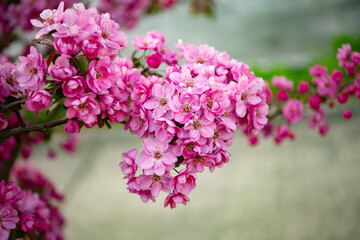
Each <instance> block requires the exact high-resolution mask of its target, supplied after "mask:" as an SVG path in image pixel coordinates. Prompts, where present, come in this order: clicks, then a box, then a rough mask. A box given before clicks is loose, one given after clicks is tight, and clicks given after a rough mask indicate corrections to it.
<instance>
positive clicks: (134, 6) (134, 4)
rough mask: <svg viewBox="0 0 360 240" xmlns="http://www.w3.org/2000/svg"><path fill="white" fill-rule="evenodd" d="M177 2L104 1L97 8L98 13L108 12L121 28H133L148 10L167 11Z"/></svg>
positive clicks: (168, 0)
mask: <svg viewBox="0 0 360 240" xmlns="http://www.w3.org/2000/svg"><path fill="white" fill-rule="evenodd" d="M176 2H177V0H104V1H101V2H100V5H99V7H98V9H99V11H100V12H108V13H110V14H111V17H112V18H113V19H114V20H115V21H116V22H118V23H119V24H120V25H121V26H124V27H126V28H128V29H132V28H134V27H135V26H136V25H137V23H138V21H139V18H140V17H141V16H142V15H143V14H144V13H146V12H148V11H149V10H151V9H153V8H156V9H154V10H160V9H168V8H171V7H173V6H174V5H175V3H176Z"/></svg>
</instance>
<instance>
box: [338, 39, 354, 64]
mask: <svg viewBox="0 0 360 240" xmlns="http://www.w3.org/2000/svg"><path fill="white" fill-rule="evenodd" d="M336 58H337V59H338V61H339V67H345V66H346V65H347V63H348V62H351V61H352V60H351V46H350V44H343V45H341V48H339V49H338V53H337V55H336Z"/></svg>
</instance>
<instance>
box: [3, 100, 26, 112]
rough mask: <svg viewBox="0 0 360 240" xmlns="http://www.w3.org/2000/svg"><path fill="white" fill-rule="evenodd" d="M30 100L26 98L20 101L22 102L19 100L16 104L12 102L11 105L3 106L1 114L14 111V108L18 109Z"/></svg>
mask: <svg viewBox="0 0 360 240" xmlns="http://www.w3.org/2000/svg"><path fill="white" fill-rule="evenodd" d="M27 100H28V99H27V98H24V99H20V100H17V101H15V102H11V103H9V104H6V105H3V106H2V107H1V108H0V111H1V112H6V111H8V110H11V109H13V108H14V107H17V106H19V105H21V104H23V103H24V102H26V101H27Z"/></svg>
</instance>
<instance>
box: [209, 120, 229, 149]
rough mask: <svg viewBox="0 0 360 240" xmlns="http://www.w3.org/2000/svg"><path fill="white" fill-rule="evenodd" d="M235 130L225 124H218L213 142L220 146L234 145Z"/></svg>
mask: <svg viewBox="0 0 360 240" xmlns="http://www.w3.org/2000/svg"><path fill="white" fill-rule="evenodd" d="M233 135H234V132H233V131H232V130H230V129H228V128H227V127H226V126H225V125H224V124H217V126H216V129H215V131H214V136H213V137H212V142H211V143H212V144H214V145H215V146H217V147H219V148H226V147H229V146H231V145H232V143H233V141H234V139H233Z"/></svg>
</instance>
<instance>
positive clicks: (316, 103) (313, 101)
mask: <svg viewBox="0 0 360 240" xmlns="http://www.w3.org/2000/svg"><path fill="white" fill-rule="evenodd" d="M320 104H321V98H320V97H319V96H313V97H311V98H309V105H310V107H311V108H312V109H314V110H319V108H320Z"/></svg>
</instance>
